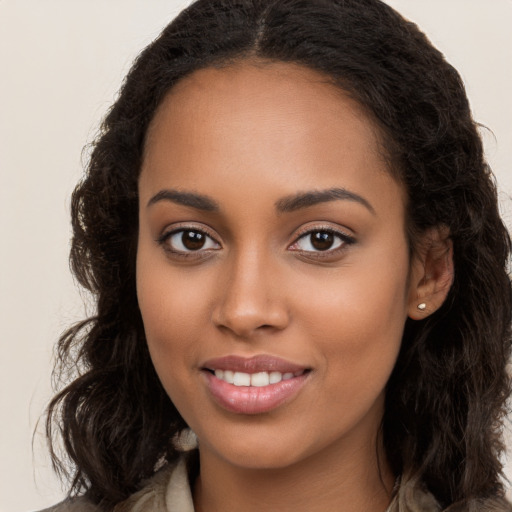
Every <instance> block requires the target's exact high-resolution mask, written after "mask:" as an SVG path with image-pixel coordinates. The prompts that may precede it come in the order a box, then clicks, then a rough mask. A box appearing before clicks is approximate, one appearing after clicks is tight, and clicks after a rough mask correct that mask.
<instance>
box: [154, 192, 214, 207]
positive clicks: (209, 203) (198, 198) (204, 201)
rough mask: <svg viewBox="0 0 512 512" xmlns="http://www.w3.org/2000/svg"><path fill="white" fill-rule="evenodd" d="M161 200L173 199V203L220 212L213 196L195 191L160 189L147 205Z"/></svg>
mask: <svg viewBox="0 0 512 512" xmlns="http://www.w3.org/2000/svg"><path fill="white" fill-rule="evenodd" d="M159 201H171V202H172V203H176V204H181V205H183V206H190V207H192V208H196V209H198V210H204V211H207V212H218V211H219V205H218V204H217V203H216V202H215V201H214V200H213V199H211V198H209V197H207V196H203V195H201V194H196V193H195V192H180V191H178V190H169V189H166V190H160V192H158V193H157V194H155V195H154V196H153V197H152V198H151V199H150V200H149V201H148V204H147V206H148V207H149V206H151V205H153V204H155V203H158V202H159Z"/></svg>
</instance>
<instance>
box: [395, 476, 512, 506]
mask: <svg viewBox="0 0 512 512" xmlns="http://www.w3.org/2000/svg"><path fill="white" fill-rule="evenodd" d="M388 512H512V505H511V504H510V503H509V502H508V501H507V500H506V499H505V498H501V497H492V498H487V499H473V500H470V501H469V502H465V503H463V504H461V503H454V504H453V505H450V506H449V507H448V508H443V507H442V506H441V505H440V504H439V503H438V502H437V500H436V499H435V498H434V496H433V495H432V494H431V493H430V492H429V491H428V490H427V489H426V487H425V486H424V485H423V484H422V482H420V481H418V480H417V479H415V478H412V479H404V480H403V481H402V482H401V483H400V484H399V486H398V488H397V490H396V494H395V498H394V500H393V502H392V504H391V505H390V507H389V509H388Z"/></svg>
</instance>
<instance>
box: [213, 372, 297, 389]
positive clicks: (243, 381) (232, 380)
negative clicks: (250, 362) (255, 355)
mask: <svg viewBox="0 0 512 512" xmlns="http://www.w3.org/2000/svg"><path fill="white" fill-rule="evenodd" d="M303 373H304V371H303V370H301V371H298V372H295V373H291V372H287V373H281V372H258V373H252V374H251V373H244V372H232V371H231V370H215V377H217V378H218V379H220V380H223V381H224V382H227V383H228V384H234V385H235V386H254V387H262V386H268V385H269V384H277V383H279V382H281V381H282V380H289V379H293V377H299V376H300V375H302V374H303Z"/></svg>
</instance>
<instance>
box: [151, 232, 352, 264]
mask: <svg viewBox="0 0 512 512" xmlns="http://www.w3.org/2000/svg"><path fill="white" fill-rule="evenodd" d="M187 232H188V233H196V234H200V235H202V236H205V237H206V238H207V240H206V242H205V244H208V243H211V242H213V243H214V244H216V245H217V246H219V248H220V244H219V242H218V241H217V240H216V239H215V238H214V237H213V236H212V235H211V234H210V233H209V232H208V231H207V230H205V229H204V228H196V227H187V226H180V227H179V228H176V229H173V230H171V231H167V232H164V233H163V234H162V236H160V237H159V238H158V239H157V240H156V241H157V242H158V244H159V245H161V246H162V247H163V248H164V250H165V251H166V252H167V253H170V254H171V255H172V256H175V257H179V258H196V259H201V258H204V257H207V256H208V254H209V253H211V251H215V250H218V248H212V247H207V248H206V249H203V247H200V248H198V250H181V249H175V248H174V249H173V248H172V246H171V244H170V243H169V241H170V240H171V238H172V237H173V236H175V235H178V234H181V236H182V237H183V234H185V233H187ZM314 233H326V234H329V235H332V236H333V237H334V238H335V239H338V242H334V243H338V245H337V246H336V247H335V248H334V249H332V248H328V249H326V250H304V249H300V248H294V246H297V245H298V244H299V242H300V241H301V240H305V239H306V237H308V236H311V235H313V234H314ZM355 242H356V240H355V238H354V237H352V236H350V235H348V234H346V233H344V232H343V231H339V230H336V229H333V228H332V227H321V226H320V227H318V226H316V227H314V228H311V229H308V230H305V231H303V232H301V233H299V235H298V236H297V238H296V239H295V241H294V242H293V243H292V244H291V245H289V246H288V250H291V251H293V252H298V253H300V254H301V255H303V256H306V257H309V258H316V259H323V258H329V257H333V256H336V255H338V254H339V253H341V252H343V251H344V250H346V249H347V246H349V245H352V244H354V243H355ZM180 243H182V244H183V241H181V242H180ZM310 245H312V244H311V242H310Z"/></svg>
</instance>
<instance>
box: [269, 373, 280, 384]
mask: <svg viewBox="0 0 512 512" xmlns="http://www.w3.org/2000/svg"><path fill="white" fill-rule="evenodd" d="M268 380H269V383H270V384H277V383H278V382H281V381H282V380H283V374H282V373H281V372H270V374H269V379H268Z"/></svg>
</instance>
